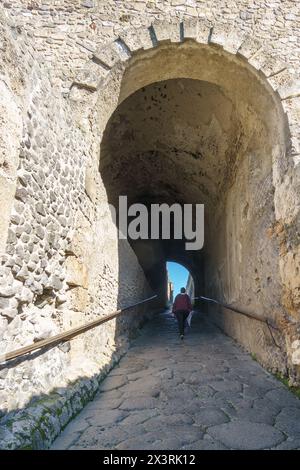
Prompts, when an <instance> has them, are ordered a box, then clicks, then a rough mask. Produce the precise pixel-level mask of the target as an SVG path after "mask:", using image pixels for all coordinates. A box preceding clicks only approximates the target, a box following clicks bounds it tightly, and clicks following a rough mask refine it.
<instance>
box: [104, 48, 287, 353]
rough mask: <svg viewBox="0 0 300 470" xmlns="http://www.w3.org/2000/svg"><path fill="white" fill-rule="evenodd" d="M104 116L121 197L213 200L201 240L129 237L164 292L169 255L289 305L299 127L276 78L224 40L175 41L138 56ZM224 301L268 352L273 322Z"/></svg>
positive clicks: (237, 333)
mask: <svg viewBox="0 0 300 470" xmlns="http://www.w3.org/2000/svg"><path fill="white" fill-rule="evenodd" d="M105 96H107V95H105V93H104V97H103V103H104V104H103V106H106V108H105V109H106V110H107V109H108V108H107V104H105ZM104 122H105V125H103V131H102V140H101V148H100V163H99V168H100V173H101V176H102V180H103V182H104V185H105V189H106V193H107V199H108V202H109V203H110V204H113V205H114V206H115V207H116V206H117V204H118V198H119V196H121V195H126V196H127V197H128V204H135V203H143V204H145V205H146V206H150V205H151V204H153V203H159V204H163V203H166V204H168V205H172V204H174V203H178V204H181V205H184V204H204V206H205V219H204V222H205V227H204V228H205V234H204V246H203V248H202V249H201V250H195V251H192V250H191V251H188V250H186V249H185V245H184V240H177V239H175V238H171V239H170V240H164V239H162V238H160V239H159V240H129V243H130V244H131V247H132V248H133V250H134V252H135V254H136V256H137V258H138V261H139V263H140V265H141V267H142V268H143V270H144V272H145V275H146V277H147V279H148V281H149V284H150V286H151V287H152V289H153V290H155V291H156V292H158V294H159V297H160V299H161V303H162V304H163V303H164V302H165V299H166V296H167V292H166V286H167V282H166V279H167V273H166V261H167V260H174V261H176V262H179V263H182V264H183V265H184V266H187V268H188V269H189V270H190V272H192V273H193V277H194V283H195V294H196V295H204V296H207V297H211V298H215V299H218V300H220V301H223V302H225V303H227V304H233V303H234V304H238V305H241V306H243V307H246V308H249V309H252V310H253V311H256V312H268V314H269V315H270V316H271V317H273V318H275V317H276V315H280V312H281V313H282V312H283V308H282V299H281V277H280V276H281V273H280V269H279V256H280V240H278V238H277V237H276V236H273V235H272V234H273V233H274V230H275V231H276V224H277V220H276V214H275V212H276V210H275V202H276V201H275V193H276V178H278V175H279V173H280V172H281V171H283V168H284V166H285V165H286V163H285V159H286V157H285V153H284V152H285V146H286V145H287V136H286V127H285V124H284V117H283V115H282V108H281V107H280V103H278V102H277V101H276V97H275V96H274V94H273V92H272V90H271V88H270V87H269V85H268V83H266V82H265V81H264V80H263V79H262V78H261V77H260V76H259V75H258V74H257V73H256V72H254V71H253V70H252V69H251V67H250V66H249V65H248V64H246V63H245V62H244V61H242V60H241V59H240V58H238V57H233V56H231V55H230V54H229V53H227V52H225V51H223V50H221V49H220V48H218V47H212V46H199V45H196V44H195V43H194V42H193V41H186V42H185V43H184V44H182V45H180V46H178V45H175V44H163V45H161V46H159V47H157V48H156V49H155V50H153V51H151V53H150V52H148V51H144V52H142V53H140V54H137V55H136V56H133V58H132V59H130V60H129V62H128V65H127V67H126V69H125V71H124V74H123V75H122V80H121V82H120V84H119V96H118V102H116V100H115V101H114V105H113V111H112V112H111V113H109V114H108V115H107V120H106V121H105V120H104V121H103V124H104ZM279 160H280V161H281V163H280V165H279V166H280V168H279V166H278V161H279ZM222 313H223V315H222V316H221V317H220V316H219V317H218V315H217V316H215V312H211V317H212V318H214V317H215V319H216V321H217V322H218V323H220V324H221V326H222V328H224V329H225V330H227V331H228V332H229V333H230V334H231V335H232V336H233V337H236V338H237V339H238V340H239V341H241V342H242V343H244V344H245V345H246V346H247V347H249V349H250V350H253V349H254V350H256V351H258V355H261V357H264V358H266V357H265V356H266V350H267V347H269V346H270V344H269V343H268V340H266V338H265V335H264V334H263V332H262V329H261V326H260V325H257V324H255V325H254V324H251V325H250V323H249V322H248V321H247V320H245V319H239V318H235V319H234V321H232V318H231V316H230V314H229V316H228V315H227V313H226V312H222ZM267 343H268V344H267ZM267 354H268V356H269V355H270V353H269V352H268V353H267ZM280 360H281V359H280Z"/></svg>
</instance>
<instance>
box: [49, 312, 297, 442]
mask: <svg viewBox="0 0 300 470" xmlns="http://www.w3.org/2000/svg"><path fill="white" fill-rule="evenodd" d="M194 317H195V318H194V319H193V327H192V329H191V330H189V331H188V333H187V335H186V337H185V340H184V341H183V342H182V341H181V340H180V339H179V338H178V333H177V326H176V323H175V322H174V321H173V319H172V318H171V317H170V315H168V314H161V315H159V316H157V317H156V318H155V319H154V320H153V321H152V322H151V323H148V324H147V325H146V326H145V327H144V329H143V332H142V334H141V335H140V336H139V337H138V338H137V339H135V340H134V342H133V343H132V346H131V348H130V349H129V352H128V353H127V355H126V356H124V357H123V358H122V359H121V361H120V362H119V364H118V365H117V366H116V367H115V368H114V369H113V370H112V371H111V372H110V373H109V375H108V377H107V378H106V379H105V380H104V381H103V382H102V384H101V387H100V390H99V393H97V395H96V397H95V399H94V400H93V401H92V402H90V403H89V404H88V405H87V406H86V407H85V408H84V409H83V410H82V412H81V413H79V415H78V416H77V417H76V418H75V419H74V420H73V421H72V422H71V423H70V424H69V425H68V426H67V427H66V429H65V430H64V431H63V432H62V434H61V435H60V436H59V437H58V438H57V439H56V441H55V442H54V444H53V446H52V448H53V449H119V450H123V449H124V450H125V449H129V450H137V449H146V450H151V449H152V450H155V449H156V450H159V449H164V450H176V449H186V450H188V449H190V450H197V449H199V450H202V449H203V450H209V449H211V450H217V449H298V448H300V429H299V423H300V400H298V399H297V397H295V396H294V395H293V394H291V392H290V391H289V390H288V389H286V388H285V387H284V386H283V385H282V384H281V383H280V382H279V381H277V379H276V378H274V377H273V376H272V375H270V374H269V373H268V372H266V371H265V370H264V369H263V368H262V367H261V366H260V365H259V364H258V363H257V362H255V361H253V360H252V358H251V356H250V355H249V354H247V353H245V352H244V351H243V350H242V349H241V348H240V347H239V346H238V345H237V344H235V343H234V342H233V340H231V339H230V338H228V337H226V336H224V335H223V334H222V333H221V332H220V330H218V329H217V328H215V327H214V326H213V325H211V324H209V323H207V322H206V321H204V319H203V318H201V314H199V315H198V316H196V315H195V316H194Z"/></svg>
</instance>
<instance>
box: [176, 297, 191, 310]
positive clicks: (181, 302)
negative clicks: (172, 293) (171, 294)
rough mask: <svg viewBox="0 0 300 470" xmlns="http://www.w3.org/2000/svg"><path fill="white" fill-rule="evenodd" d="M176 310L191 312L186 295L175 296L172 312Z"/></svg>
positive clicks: (188, 298)
mask: <svg viewBox="0 0 300 470" xmlns="http://www.w3.org/2000/svg"><path fill="white" fill-rule="evenodd" d="M177 310H188V311H189V312H190V311H191V310H192V303H191V299H190V297H189V296H188V294H177V295H176V297H175V300H174V303H173V307H172V312H173V313H175V312H177Z"/></svg>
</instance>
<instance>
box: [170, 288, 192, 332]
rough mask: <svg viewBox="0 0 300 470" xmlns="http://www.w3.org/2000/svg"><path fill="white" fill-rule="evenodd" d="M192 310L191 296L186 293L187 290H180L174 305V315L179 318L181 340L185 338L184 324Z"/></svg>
mask: <svg viewBox="0 0 300 470" xmlns="http://www.w3.org/2000/svg"><path fill="white" fill-rule="evenodd" d="M191 310H192V303H191V299H190V297H189V295H188V294H187V293H186V292H185V288H184V287H182V288H181V289H180V294H177V295H176V297H175V300H174V303H173V307H172V313H173V314H174V315H175V317H176V318H177V322H178V328H179V334H180V338H181V339H183V338H184V324H185V321H186V319H187V317H188V316H189V313H190V312H191Z"/></svg>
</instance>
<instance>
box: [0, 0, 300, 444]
mask: <svg viewBox="0 0 300 470" xmlns="http://www.w3.org/2000/svg"><path fill="white" fill-rule="evenodd" d="M171 11H172V9H171ZM18 14H19V12H18V11H16V18H18ZM166 16H167V17H166V18H162V19H161V21H158V20H157V19H155V18H150V17H147V18H148V19H150V21H148V19H147V21H145V22H144V24H143V26H139V27H129V28H128V27H126V28H124V27H123V26H122V25H121V26H120V27H119V28H118V34H117V36H116V37H115V39H113V38H112V37H111V38H110V40H109V41H108V43H106V41H105V40H104V38H102V40H101V41H100V44H97V41H95V44H94V45H93V44H92V45H91V41H90V40H89V35H88V34H87V37H86V38H85V37H84V39H78V38H76V44H77V47H78V48H79V50H80V51H83V52H81V54H82V55H83V56H81V57H80V58H78V60H77V63H76V67H75V68H74V70H72V67H70V64H69V63H68V67H67V68H66V70H64V69H62V70H63V73H62V74H61V76H63V79H62V78H61V76H60V80H58V77H57V74H56V72H53V71H51V68H50V70H49V67H47V64H45V63H43V60H41V55H42V54H41V52H40V49H39V48H38V47H36V48H35V44H34V41H32V31H29V33H28V35H25V34H24V37H23V36H22V34H23V33H22V32H20V31H19V30H18V28H17V24H15V22H14V19H13V18H12V17H10V16H9V15H7V13H5V14H3V16H1V19H2V20H3V21H2V23H1V24H3V27H2V36H3V38H4V44H5V46H4V48H3V52H1V55H2V59H1V60H2V61H3V77H2V76H1V81H0V85H1V89H2V90H3V93H2V94H1V98H0V105H1V111H2V116H3V118H1V123H0V124H1V134H0V145H1V157H0V158H1V160H0V165H1V167H0V169H1V175H0V177H1V179H0V195H1V201H3V203H2V204H3V212H2V214H1V215H2V220H1V224H0V237H1V238H0V248H1V254H2V255H3V256H2V265H1V285H0V307H1V312H0V313H1V324H0V328H1V334H2V342H1V353H6V352H8V351H11V350H13V349H16V348H18V347H20V346H24V345H26V344H30V343H32V342H35V341H38V340H39V339H43V338H46V337H49V336H51V335H54V334H55V333H58V332H59V331H63V330H67V329H68V328H70V327H73V326H77V325H79V324H82V323H84V322H87V321H89V320H92V319H95V318H97V317H98V316H99V315H101V314H105V313H108V312H109V311H112V310H114V309H115V308H118V307H120V306H122V305H125V304H126V303H127V302H128V301H129V302H130V301H132V300H138V299H141V298H144V297H147V296H149V295H151V294H152V293H153V292H155V293H157V294H158V301H157V303H156V305H155V306H153V305H152V306H151V307H148V308H146V307H144V308H143V310H142V311H141V309H138V311H136V312H132V313H131V314H129V315H127V316H124V317H121V319H118V320H113V321H112V322H110V323H107V324H106V326H105V327H101V328H98V329H97V330H93V331H89V332H88V333H85V334H83V335H81V336H79V337H78V338H77V339H74V340H72V341H71V342H69V343H62V344H60V345H58V346H56V347H55V348H52V349H49V350H46V351H45V350H42V351H40V352H37V353H35V354H32V356H30V358H29V357H26V358H24V359H18V360H16V361H13V362H10V363H8V364H7V363H5V362H4V363H3V364H2V366H3V367H2V369H1V371H0V387H1V396H2V400H1V402H2V409H3V426H5V433H6V434H5V439H4V442H5V446H6V447H9V446H11V447H26V446H27V445H28V446H29V445H32V442H34V443H35V444H34V445H36V446H39V445H41V444H40V441H41V438H40V432H41V429H42V431H43V426H44V429H47V433H48V437H47V440H46V441H44V442H45V443H44V445H45V446H47V445H49V444H50V443H51V442H52V441H53V439H54V437H55V436H56V435H57V434H58V432H59V429H60V428H61V427H63V426H64V425H65V424H66V423H67V422H68V421H69V420H70V418H71V417H72V416H73V415H74V414H76V413H77V412H78V410H80V409H81V408H82V406H83V405H84V404H85V403H86V401H88V400H89V399H91V397H92V396H93V394H94V393H95V392H96V390H97V388H98V382H99V380H100V379H101V378H102V377H103V376H104V375H105V374H106V373H107V371H108V370H109V369H110V368H111V367H112V366H113V365H114V364H115V362H116V361H117V360H118V359H119V358H120V356H121V355H122V354H123V353H124V352H125V351H126V350H127V347H128V341H129V339H130V337H131V335H132V334H133V333H134V331H135V330H136V328H137V326H138V325H139V324H140V323H141V322H143V321H144V318H145V317H146V316H149V315H150V314H151V312H152V313H153V312H154V310H155V309H157V308H159V307H162V306H163V305H164V302H165V295H166V269H165V264H166V261H167V260H174V261H178V262H181V263H182V264H183V265H185V266H186V267H187V268H188V269H189V270H190V272H191V273H192V275H193V277H194V281H195V294H196V296H197V295H203V294H204V295H206V296H208V297H212V298H215V299H219V300H221V301H224V302H226V303H230V304H234V305H236V306H238V307H240V308H244V309H247V311H250V312H251V311H253V312H256V313H258V314H260V315H261V316H262V317H263V316H268V317H269V318H271V319H272V321H273V322H274V324H276V330H274V331H273V335H274V337H275V342H274V338H272V335H271V334H270V330H269V329H268V327H267V326H264V325H263V324H262V323H260V322H257V321H255V320H250V319H247V318H245V317H243V316H239V315H233V314H232V313H230V312H228V311H227V310H226V309H223V310H220V309H216V307H215V306H214V307H210V308H207V314H208V315H209V318H210V319H211V320H212V321H213V322H215V323H217V324H218V325H219V326H221V328H222V329H223V330H224V331H225V332H226V333H228V334H229V335H230V336H232V337H233V338H234V339H236V340H237V341H238V342H239V343H240V344H241V345H243V346H244V347H245V348H246V349H247V350H248V351H250V352H251V353H252V354H254V355H255V356H256V357H257V359H258V360H259V362H260V363H261V364H263V365H264V367H266V368H267V369H270V370H272V371H274V372H279V373H281V374H284V375H288V376H289V379H290V382H291V384H299V380H300V379H299V364H300V358H299V354H300V342H299V308H300V288H299V285H300V282H299V276H300V272H299V264H300V251H299V208H300V205H299V194H300V191H299V190H300V179H299V168H300V166H299V154H300V152H299V128H298V125H297V124H298V123H297V121H298V117H299V109H300V108H299V94H300V84H299V83H300V82H299V79H298V75H297V73H296V72H295V70H296V69H297V67H296V66H295V64H293V66H291V65H290V64H289V63H285V62H284V60H283V57H282V55H280V56H277V54H276V53H275V52H274V51H272V49H271V47H266V48H265V47H264V46H263V45H262V43H261V42H260V41H259V40H258V39H257V38H256V37H255V35H254V34H251V32H250V33H249V32H248V33H245V31H244V30H243V28H239V27H237V26H236V25H233V24H231V23H230V25H229V23H228V24H227V23H224V24H220V23H218V22H213V21H208V19H207V18H206V19H199V18H198V19H197V18H188V17H185V16H183V17H182V18H174V17H172V15H171V16H170V17H169V16H168V15H166ZM38 28H39V25H38V24H37V26H36V31H38ZM25 29H26V28H25ZM36 31H35V34H36ZM61 34H62V35H63V34H64V33H61ZM36 35H37V36H38V34H36ZM58 36H59V35H58ZM56 40H57V41H60V40H61V39H59V38H58V39H56ZM41 42H42V43H43V40H42V41H41ZM47 47H48V46H47ZM50 51H51V47H50ZM59 56H60V53H58V57H59ZM22 57H23V58H24V57H25V59H26V60H24V59H23V61H22V65H20V66H19V67H18V68H17V70H18V74H13V73H12V70H13V65H14V63H13V61H16V62H18V60H20V62H21V58H22ZM78 64H79V65H78ZM296 65H297V64H296ZM124 194H125V195H127V196H128V200H129V202H130V203H135V202H143V203H145V204H151V203H152V202H159V203H162V202H167V203H169V204H172V203H174V202H180V203H182V204H184V203H203V204H205V245H204V248H203V249H202V250H200V251H198V252H193V251H190V252H187V251H185V250H184V246H183V244H182V243H181V242H180V241H177V240H173V241H171V242H168V243H166V242H165V241H163V240H157V241H139V240H136V241H132V242H131V243H129V242H127V240H118V238H117V232H116V227H115V225H114V223H113V219H112V216H111V213H110V211H109V205H108V204H109V203H112V204H116V202H117V199H118V196H120V195H124ZM108 231H109V232H110V233H111V232H112V233H114V234H115V235H114V238H111V237H110V238H108V237H106V236H105V234H106V233H108ZM99 234H100V235H99ZM53 410H55V412H53ZM8 412H9V414H8V415H7V413H8ZM16 412H17V413H18V417H19V420H20V419H23V417H24V413H25V415H26V416H27V417H28V415H29V416H30V419H29V420H28V422H27V424H26V426H27V427H25V430H24V429H22V430H20V429H18V428H17V425H16V424H14V423H15V413H16ZM7 416H9V419H8V418H7ZM49 430H50V431H49ZM29 436H31V437H29ZM32 436H34V438H32Z"/></svg>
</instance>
